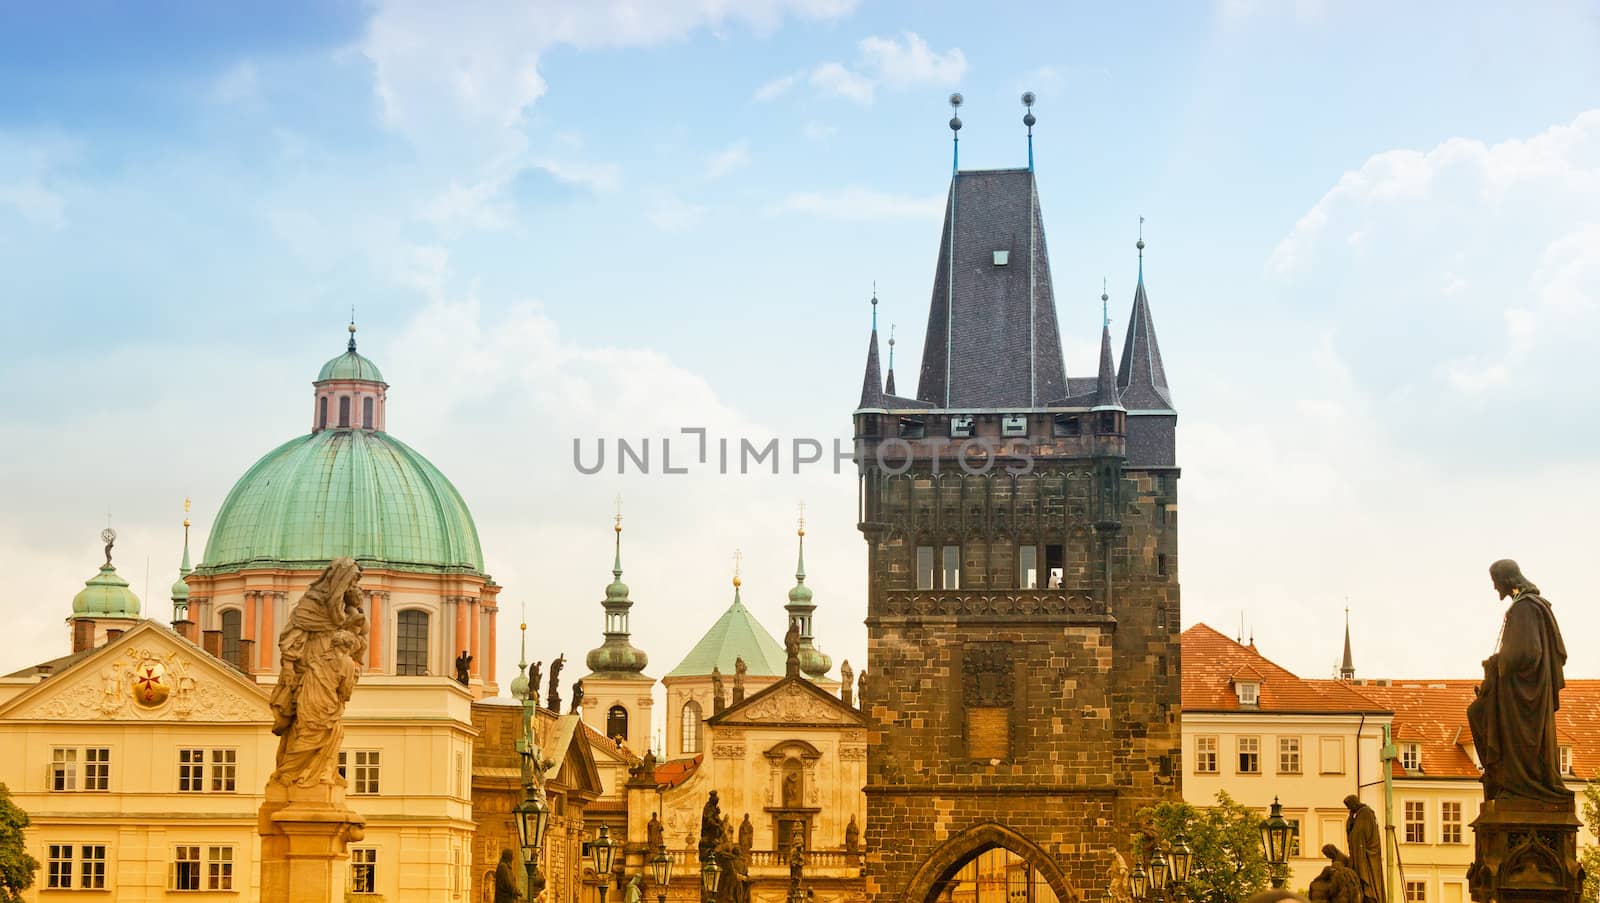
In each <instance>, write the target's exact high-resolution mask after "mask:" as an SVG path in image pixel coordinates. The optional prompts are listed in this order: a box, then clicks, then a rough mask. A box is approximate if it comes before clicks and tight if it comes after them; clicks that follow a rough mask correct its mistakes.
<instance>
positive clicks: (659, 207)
mask: <svg viewBox="0 0 1600 903" xmlns="http://www.w3.org/2000/svg"><path fill="white" fill-rule="evenodd" d="M647 215H648V217H649V219H650V224H651V225H653V226H655V227H656V228H657V229H660V230H661V231H663V232H683V231H686V230H688V229H692V228H694V227H695V226H698V225H699V224H700V221H701V220H703V219H705V215H706V208H705V207H703V206H701V205H700V204H691V203H689V202H688V201H685V200H684V199H682V198H680V197H678V196H677V195H675V194H669V193H662V194H659V195H656V196H655V197H653V198H651V199H650V210H649V213H648V214H647Z"/></svg>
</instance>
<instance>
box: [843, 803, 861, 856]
mask: <svg viewBox="0 0 1600 903" xmlns="http://www.w3.org/2000/svg"><path fill="white" fill-rule="evenodd" d="M844 849H845V852H847V853H854V852H856V851H858V850H860V849H861V826H860V825H857V824H856V814H855V813H854V812H852V813H850V823H849V824H848V825H845V826H844Z"/></svg>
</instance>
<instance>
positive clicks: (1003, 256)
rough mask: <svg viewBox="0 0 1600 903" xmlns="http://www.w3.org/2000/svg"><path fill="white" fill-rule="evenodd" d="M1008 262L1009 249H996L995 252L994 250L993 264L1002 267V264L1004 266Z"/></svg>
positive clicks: (1009, 261)
mask: <svg viewBox="0 0 1600 903" xmlns="http://www.w3.org/2000/svg"><path fill="white" fill-rule="evenodd" d="M1010 263H1011V252H1010V251H996V252H994V265H995V266H997V267H1003V266H1006V265H1008V264H1010Z"/></svg>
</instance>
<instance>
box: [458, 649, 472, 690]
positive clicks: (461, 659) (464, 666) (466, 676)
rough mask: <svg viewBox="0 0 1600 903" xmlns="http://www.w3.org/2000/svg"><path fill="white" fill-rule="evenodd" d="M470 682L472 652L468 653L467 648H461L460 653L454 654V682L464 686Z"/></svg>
mask: <svg viewBox="0 0 1600 903" xmlns="http://www.w3.org/2000/svg"><path fill="white" fill-rule="evenodd" d="M471 682H472V653H470V652H468V651H467V650H465V649H463V650H461V654H460V655H458V656H456V683H458V684H460V685H462V686H463V687H464V686H467V685H468V684H469V683H471Z"/></svg>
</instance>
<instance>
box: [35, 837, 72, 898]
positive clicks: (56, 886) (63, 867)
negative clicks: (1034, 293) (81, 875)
mask: <svg viewBox="0 0 1600 903" xmlns="http://www.w3.org/2000/svg"><path fill="white" fill-rule="evenodd" d="M44 853H45V860H44V870H43V871H44V889H45V890H70V889H71V888H72V876H73V875H75V874H77V871H78V870H77V863H78V861H77V860H76V859H74V858H73V856H72V853H73V845H72V844H70V843H51V844H45V848H44Z"/></svg>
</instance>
